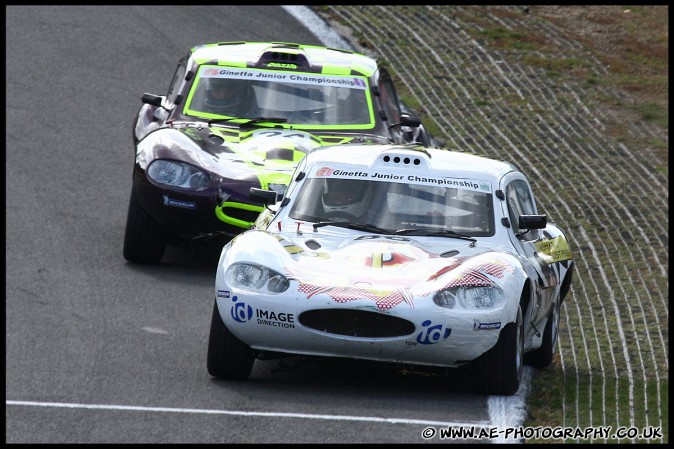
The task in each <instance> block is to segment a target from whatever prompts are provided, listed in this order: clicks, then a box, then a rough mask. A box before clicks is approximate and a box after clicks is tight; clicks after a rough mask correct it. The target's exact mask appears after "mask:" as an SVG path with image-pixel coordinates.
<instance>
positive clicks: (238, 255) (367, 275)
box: [224, 230, 523, 308]
mask: <svg viewBox="0 0 674 449" xmlns="http://www.w3.org/2000/svg"><path fill="white" fill-rule="evenodd" d="M323 234H324V233H321V236H320V237H317V236H315V235H310V234H309V233H306V234H302V235H297V234H294V233H285V232H284V233H270V232H267V231H258V230H253V231H248V232H245V233H243V234H241V235H239V236H237V237H236V238H235V239H234V241H232V242H231V243H230V244H229V245H228V246H229V251H228V253H227V255H226V259H225V260H224V263H225V264H226V265H227V264H229V263H232V262H234V261H243V260H246V261H251V262H252V261H254V262H257V263H259V264H262V265H265V266H267V267H269V268H272V269H274V270H277V271H278V272H279V273H282V274H283V275H285V276H286V277H288V278H289V279H291V280H296V281H297V282H299V284H300V286H299V290H300V291H302V292H304V293H306V294H307V295H308V296H312V295H314V294H317V293H327V294H329V295H330V296H334V298H333V299H335V300H337V301H338V302H339V301H340V298H342V299H344V298H347V297H348V298H351V297H361V298H370V299H372V300H374V301H375V302H376V304H377V307H378V308H387V307H393V306H395V305H397V304H398V303H400V302H409V301H413V298H414V297H419V296H427V295H430V294H431V293H434V292H436V291H438V290H442V289H444V288H448V287H457V286H499V287H501V288H512V287H513V286H514V285H517V282H518V281H517V279H516V278H519V279H520V281H521V279H522V276H523V272H522V270H521V266H520V264H519V261H518V258H517V256H516V255H514V254H510V253H508V252H506V251H505V250H504V249H502V248H495V247H492V248H490V247H487V246H486V245H483V244H478V245H477V246H476V247H471V246H470V242H467V241H465V240H457V239H449V238H442V239H441V241H440V242H439V241H438V240H439V239H437V238H433V239H432V240H428V238H425V239H424V238H416V237H397V236H385V235H382V236H377V235H373V234H361V235H357V236H354V235H351V236H346V237H345V236H337V235H333V236H330V235H323ZM509 284H511V285H509Z"/></svg>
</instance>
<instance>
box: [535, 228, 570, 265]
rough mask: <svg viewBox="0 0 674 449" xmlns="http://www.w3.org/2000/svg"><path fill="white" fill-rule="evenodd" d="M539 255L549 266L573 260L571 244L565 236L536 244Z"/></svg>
mask: <svg viewBox="0 0 674 449" xmlns="http://www.w3.org/2000/svg"><path fill="white" fill-rule="evenodd" d="M534 248H536V251H537V252H538V255H539V256H540V257H541V258H542V259H543V260H544V261H545V262H546V263H548V264H550V263H553V262H560V261H562V260H569V259H571V250H570V249H569V243H568V242H567V241H566V239H565V238H564V237H563V236H561V235H560V236H558V237H555V238H554V239H550V240H541V241H538V242H535V243H534Z"/></svg>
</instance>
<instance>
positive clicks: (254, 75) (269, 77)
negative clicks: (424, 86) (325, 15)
mask: <svg viewBox="0 0 674 449" xmlns="http://www.w3.org/2000/svg"><path fill="white" fill-rule="evenodd" d="M201 70H202V72H201V77H202V78H226V79H238V80H249V81H256V80H257V81H275V82H282V83H291V84H292V83H294V84H305V85H306V84H309V85H315V86H331V87H346V88H349V89H360V90H365V89H366V88H367V83H366V82H365V78H363V77H357V76H352V75H349V76H340V75H322V74H320V73H311V74H307V73H294V72H281V71H278V70H262V69H235V68H222V67H202V68H201Z"/></svg>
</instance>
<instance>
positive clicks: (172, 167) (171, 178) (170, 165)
mask: <svg viewBox="0 0 674 449" xmlns="http://www.w3.org/2000/svg"><path fill="white" fill-rule="evenodd" d="M147 175H148V176H149V177H150V179H152V180H153V181H155V182H158V183H160V184H167V185H170V186H174V187H185V188H188V189H203V188H205V187H206V186H207V185H208V182H209V180H210V177H209V176H208V175H207V174H206V173H204V172H203V171H201V170H199V169H198V168H196V167H195V166H193V165H190V164H186V163H184V162H177V161H168V160H165V159H157V160H155V161H153V162H152V163H151V164H150V166H149V167H148V168H147Z"/></svg>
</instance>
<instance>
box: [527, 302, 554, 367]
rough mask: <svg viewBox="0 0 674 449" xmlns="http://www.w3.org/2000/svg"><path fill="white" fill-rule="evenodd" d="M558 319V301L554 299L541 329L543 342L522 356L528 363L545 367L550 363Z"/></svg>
mask: <svg viewBox="0 0 674 449" xmlns="http://www.w3.org/2000/svg"><path fill="white" fill-rule="evenodd" d="M559 319H560V318H559V301H556V302H555V304H554V305H553V306H552V308H551V309H550V314H549V315H548V322H547V324H546V325H545V330H544V331H543V343H541V347H540V348H538V349H536V350H534V351H531V352H529V353H527V355H526V356H525V358H524V360H525V362H526V363H527V364H528V365H532V366H535V367H537V368H545V367H546V366H548V365H550V363H552V358H553V357H554V355H555V347H556V345H557V336H558V335H559Z"/></svg>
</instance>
